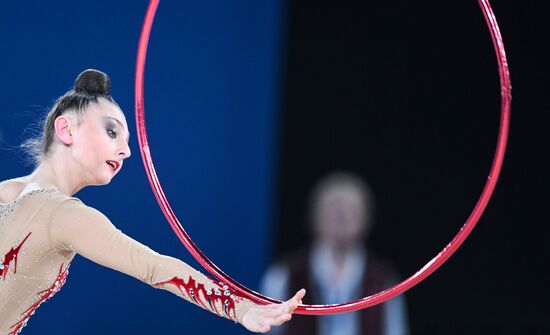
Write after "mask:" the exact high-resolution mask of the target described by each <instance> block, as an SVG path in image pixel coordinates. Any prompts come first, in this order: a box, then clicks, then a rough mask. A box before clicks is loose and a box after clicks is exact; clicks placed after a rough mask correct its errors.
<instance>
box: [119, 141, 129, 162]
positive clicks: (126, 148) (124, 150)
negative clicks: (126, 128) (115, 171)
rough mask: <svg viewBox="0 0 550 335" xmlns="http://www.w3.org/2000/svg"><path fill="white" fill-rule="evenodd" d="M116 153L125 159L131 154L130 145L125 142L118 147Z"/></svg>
mask: <svg viewBox="0 0 550 335" xmlns="http://www.w3.org/2000/svg"><path fill="white" fill-rule="evenodd" d="M118 155H119V156H120V157H121V158H122V159H126V158H128V157H130V156H132V151H131V150H130V146H129V145H128V143H125V144H124V146H123V147H122V148H121V149H120V151H119V152H118Z"/></svg>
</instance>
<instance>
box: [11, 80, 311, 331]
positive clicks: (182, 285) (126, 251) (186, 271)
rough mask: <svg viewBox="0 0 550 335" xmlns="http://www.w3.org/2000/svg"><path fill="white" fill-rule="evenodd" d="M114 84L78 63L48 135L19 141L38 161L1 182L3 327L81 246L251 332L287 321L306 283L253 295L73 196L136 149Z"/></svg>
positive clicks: (45, 293) (58, 277) (56, 283)
mask: <svg viewBox="0 0 550 335" xmlns="http://www.w3.org/2000/svg"><path fill="white" fill-rule="evenodd" d="M110 86H111V82H110V79H109V77H108V76H107V75H106V74H105V73H103V72H101V71H97V70H86V71H84V72H82V73H81V74H80V75H79V76H78V77H77V79H76V81H75V84H74V87H73V89H71V90H69V91H68V92H66V93H65V94H64V95H63V96H61V97H59V98H58V99H57V101H56V102H55V104H54V105H53V107H52V109H51V110H50V112H49V113H48V115H47V117H46V119H45V121H44V125H43V133H42V136H41V137H40V138H38V139H31V140H28V141H27V142H25V144H24V145H23V146H24V147H25V148H26V149H28V150H29V151H30V152H31V153H32V154H33V157H34V159H35V162H36V166H37V168H36V169H35V170H34V171H33V172H32V173H31V174H30V175H28V176H23V177H19V178H15V179H10V180H5V181H2V182H0V261H2V263H0V335H13V334H18V333H19V332H21V330H22V328H23V327H24V326H25V325H26V324H27V321H28V319H29V318H30V316H31V315H32V314H34V312H35V310H36V309H37V308H38V306H40V304H41V303H43V302H44V301H45V300H47V299H49V298H50V297H52V296H53V295H54V294H55V293H56V292H58V291H59V290H60V289H61V287H62V286H63V284H64V283H65V281H66V279H67V275H68V269H69V266H70V264H71V261H72V259H73V258H74V256H75V254H77V253H78V254H80V255H82V256H84V257H86V258H88V259H90V260H92V261H93V262H96V263H98V264H101V265H103V266H106V267H109V268H112V269H115V270H117V271H120V272H123V273H126V274H128V275H130V276H132V277H135V278H138V279H139V280H141V281H143V282H145V283H147V284H149V285H151V286H153V287H155V288H161V289H164V290H167V291H170V292H172V293H174V294H176V295H178V296H179V297H181V298H183V299H185V300H188V301H190V302H192V303H194V304H196V305H198V306H200V307H202V308H204V309H206V310H209V311H210V312H213V313H216V314H218V315H219V316H222V317H225V318H227V319H230V320H233V321H235V322H238V323H241V324H242V325H243V326H244V327H245V328H246V329H248V330H250V331H253V332H262V333H263V332H267V331H269V330H270V329H271V327H272V326H278V325H280V324H282V323H284V322H286V321H288V320H290V319H291V317H292V315H291V314H292V313H293V312H294V310H295V309H296V307H297V306H298V304H299V303H301V300H302V298H303V296H304V294H305V290H303V289H302V290H300V291H298V292H297V293H296V294H295V295H294V297H292V298H291V299H289V300H287V301H285V302H283V303H281V304H270V305H258V304H255V303H254V302H252V301H250V300H249V299H247V298H244V297H242V296H240V295H239V294H237V293H236V292H234V291H233V290H232V289H230V288H229V287H228V286H226V285H224V284H223V283H221V282H215V281H213V280H211V279H209V278H208V277H206V276H205V275H203V274H202V273H200V272H198V271H196V270H195V269H193V268H192V267H190V266H189V265H187V264H186V263H184V262H182V261H180V260H178V259H175V258H172V257H168V256H164V255H160V254H158V253H156V252H155V251H153V250H151V249H149V248H148V247H146V246H144V245H143V244H140V243H139V242H137V241H135V240H133V239H131V238H130V237H128V236H126V235H124V234H123V233H122V232H121V231H120V230H118V229H116V228H115V227H114V226H113V224H112V223H111V222H110V221H109V219H108V218H107V217H105V215H103V214H102V213H100V212H99V211H97V210H96V209H94V208H91V207H88V206H86V205H85V204H84V203H83V202H82V201H80V200H79V199H77V198H75V197H73V195H74V194H75V193H77V192H78V191H79V190H81V189H82V188H84V187H86V186H89V185H106V184H109V182H110V181H111V179H112V178H113V177H114V176H115V175H116V174H117V173H118V172H119V171H120V170H121V168H122V164H123V162H124V160H125V159H126V158H128V157H130V148H129V146H128V139H129V132H128V126H127V124H126V119H125V117H124V114H123V112H122V111H121V109H120V107H119V106H118V104H117V103H116V102H115V100H114V99H113V98H112V97H111V96H110ZM2 256H3V259H2Z"/></svg>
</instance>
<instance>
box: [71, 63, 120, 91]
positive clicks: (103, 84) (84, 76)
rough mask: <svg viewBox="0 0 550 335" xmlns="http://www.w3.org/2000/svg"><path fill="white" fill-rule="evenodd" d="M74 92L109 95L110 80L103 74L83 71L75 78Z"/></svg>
mask: <svg viewBox="0 0 550 335" xmlns="http://www.w3.org/2000/svg"><path fill="white" fill-rule="evenodd" d="M74 90H75V91H76V92H84V93H88V94H90V95H109V93H110V92H111V79H110V78H109V76H108V75H107V74H106V73H104V72H101V71H98V70H94V69H88V70H84V71H83V72H82V73H81V74H79V75H78V77H76V80H75V82H74Z"/></svg>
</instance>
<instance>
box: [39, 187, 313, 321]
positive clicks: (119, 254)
mask: <svg viewBox="0 0 550 335" xmlns="http://www.w3.org/2000/svg"><path fill="white" fill-rule="evenodd" d="M49 234H50V243H51V247H52V248H53V249H55V250H57V251H59V252H71V251H72V252H76V253H78V254H80V255H82V256H83V257H86V258H88V259H90V260H91V261H93V262H95V263H98V264H101V265H103V266H106V267H109V268H112V269H114V270H117V271H120V272H123V273H126V274H128V275H130V276H132V277H135V278H138V279H139V280H141V281H143V282H145V283H147V284H149V285H151V286H153V287H156V288H161V289H165V290H167V291H170V292H172V293H174V294H176V295H178V296H180V297H181V298H183V299H185V300H188V301H190V302H192V303H194V304H196V305H198V306H200V307H202V308H204V309H206V310H209V311H211V312H213V313H216V314H218V315H219V316H222V317H225V318H228V319H230V320H233V321H235V322H239V323H241V324H243V325H244V326H245V327H246V328H247V329H249V330H251V331H263V329H266V327H267V328H270V327H271V326H273V325H279V324H281V323H283V322H285V321H288V320H289V319H290V314H291V313H292V312H293V311H294V309H295V308H296V306H297V304H298V302H299V300H300V299H301V297H303V295H304V292H302V293H300V292H298V293H297V295H296V296H295V297H293V298H291V299H290V300H288V301H287V302H285V303H283V304H278V305H266V306H260V305H256V304H254V303H253V302H252V301H250V300H248V299H246V298H244V297H241V296H239V295H238V294H236V293H235V292H233V291H232V290H231V289H229V287H227V286H226V285H224V284H223V283H220V282H215V281H213V280H211V279H210V278H208V277H207V276H205V275H204V274H202V273H200V272H198V271H197V270H195V269H193V268H192V267H190V266H189V265H187V264H186V263H184V262H182V261H180V260H178V259H176V258H173V257H169V256H164V255H160V254H158V253H157V252H155V251H153V250H151V249H150V248H148V247H147V246H145V245H143V244H141V243H139V242H137V241H135V240H134V239H132V238H130V237H128V236H127V235H125V234H123V233H122V232H121V231H120V230H118V229H116V228H115V227H114V226H113V224H112V223H111V222H110V221H109V219H107V217H105V216H104V215H103V214H102V213H101V212H99V211H97V210H95V209H93V208H91V207H88V206H86V205H84V204H83V203H82V202H80V201H79V200H77V199H75V198H73V199H71V200H68V201H65V202H64V203H63V204H61V205H60V206H59V207H58V208H57V209H56V211H55V213H54V215H53V217H52V221H51V222H50V225H49Z"/></svg>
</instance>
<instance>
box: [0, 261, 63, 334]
mask: <svg viewBox="0 0 550 335" xmlns="http://www.w3.org/2000/svg"><path fill="white" fill-rule="evenodd" d="M70 265H71V263H70V262H69V263H68V264H67V266H64V264H61V267H60V268H59V274H58V275H57V278H56V279H55V280H54V282H53V283H52V285H51V286H50V287H49V288H48V289H46V290H44V291H40V292H38V293H36V295H37V298H38V300H37V301H36V302H35V303H33V304H32V305H31V307H29V308H27V309H26V310H25V311H24V312H23V313H21V316H22V318H21V320H19V321H18V322H17V323H15V324H14V325H12V326H11V327H10V329H13V330H12V331H11V332H10V333H9V334H8V335H16V334H19V333H20V332H21V330H22V329H23V327H25V326H26V325H27V322H28V321H29V318H30V317H31V316H32V315H33V314H34V312H35V311H36V309H37V308H38V307H39V306H40V305H41V304H42V303H43V302H44V301H46V300H48V299H50V298H51V297H53V296H54V295H55V294H56V293H57V292H59V290H60V289H61V287H62V286H63V285H64V284H65V281H67V276H68V275H69V266H70Z"/></svg>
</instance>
